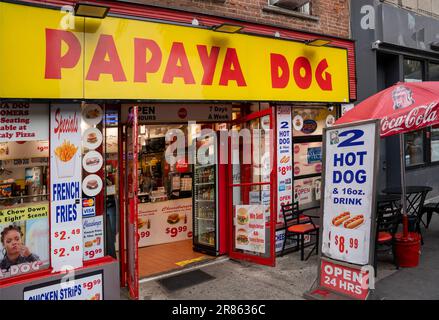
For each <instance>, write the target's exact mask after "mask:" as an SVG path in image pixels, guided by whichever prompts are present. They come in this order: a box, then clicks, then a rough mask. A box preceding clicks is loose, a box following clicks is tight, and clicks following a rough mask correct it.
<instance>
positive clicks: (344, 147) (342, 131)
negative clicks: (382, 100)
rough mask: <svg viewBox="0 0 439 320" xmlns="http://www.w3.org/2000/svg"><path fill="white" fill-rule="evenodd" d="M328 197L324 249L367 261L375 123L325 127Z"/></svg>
mask: <svg viewBox="0 0 439 320" xmlns="http://www.w3.org/2000/svg"><path fill="white" fill-rule="evenodd" d="M325 138H326V146H325V147H326V163H325V191H324V192H325V197H324V199H325V200H324V207H323V227H324V228H323V237H322V253H323V254H324V255H325V256H326V257H328V258H331V259H335V260H339V261H343V262H347V263H352V264H356V265H361V266H363V265H367V264H369V263H370V260H369V257H370V254H369V253H370V249H371V248H370V247H371V246H370V242H371V227H372V212H373V207H374V206H373V200H374V192H375V188H374V186H375V175H374V169H375V167H374V166H375V165H374V164H375V157H376V156H378V155H377V154H375V150H376V145H375V144H376V123H375V122H369V123H365V124H357V125H355V126H348V127H334V128H331V129H328V130H326V131H325Z"/></svg>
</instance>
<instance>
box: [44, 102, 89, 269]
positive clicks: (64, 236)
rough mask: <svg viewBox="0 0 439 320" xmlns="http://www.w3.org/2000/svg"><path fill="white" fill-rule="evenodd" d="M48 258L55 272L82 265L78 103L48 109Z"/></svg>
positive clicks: (79, 118)
mask: <svg viewBox="0 0 439 320" xmlns="http://www.w3.org/2000/svg"><path fill="white" fill-rule="evenodd" d="M50 124H51V125H50V141H51V143H50V168H51V170H50V186H51V188H50V190H51V193H50V200H51V204H50V206H51V215H50V223H51V235H50V239H51V261H52V268H53V271H54V272H57V271H62V270H65V269H66V268H79V267H82V256H83V248H82V203H81V197H82V188H81V177H82V170H81V162H82V161H81V160H82V157H81V105H79V104H52V105H51V112H50Z"/></svg>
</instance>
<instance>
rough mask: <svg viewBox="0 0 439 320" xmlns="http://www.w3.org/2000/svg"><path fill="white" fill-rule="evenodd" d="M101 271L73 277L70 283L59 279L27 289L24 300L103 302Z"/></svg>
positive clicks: (24, 292)
mask: <svg viewBox="0 0 439 320" xmlns="http://www.w3.org/2000/svg"><path fill="white" fill-rule="evenodd" d="M103 286H104V279H103V276H102V271H95V272H90V273H87V274H82V275H79V276H75V277H74V279H71V280H70V281H64V280H63V279H60V280H59V282H57V283H55V284H53V282H52V283H50V284H48V283H43V284H38V285H35V286H31V287H27V288H25V289H24V291H23V298H24V300H104V296H103Z"/></svg>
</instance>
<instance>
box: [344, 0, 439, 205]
mask: <svg viewBox="0 0 439 320" xmlns="http://www.w3.org/2000/svg"><path fill="white" fill-rule="evenodd" d="M351 28H352V36H353V38H354V39H355V40H356V49H357V56H356V59H357V71H358V73H357V74H358V101H362V100H363V99H366V98H367V97H369V96H371V95H373V94H375V93H377V92H379V91H381V90H383V89H385V88H387V87H389V86H392V85H393V84H395V83H397V82H418V81H439V47H438V41H439V3H438V2H437V1H434V0H433V1H432V0H403V1H400V0H392V1H373V0H358V1H351ZM438 143H439V129H438V128H434V127H433V128H428V129H425V130H420V131H417V132H413V133H409V134H406V135H405V148H406V150H405V157H406V159H405V160H406V172H407V184H409V185H428V186H431V187H433V193H431V194H429V195H428V197H429V198H432V197H435V196H437V195H438V189H439V188H438V187H439V185H438V182H437V179H436V178H435V177H436V175H437V168H438V167H437V164H438V160H439V157H438V152H439V144H438ZM399 150H400V149H399V138H398V137H397V136H396V137H391V138H387V139H385V140H384V141H383V143H382V147H381V161H380V167H381V169H380V170H381V172H382V173H383V174H382V175H380V177H381V178H382V185H383V186H388V187H392V186H398V185H400V159H399V154H400V152H399ZM383 189H384V187H383Z"/></svg>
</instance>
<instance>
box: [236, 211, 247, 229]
mask: <svg viewBox="0 0 439 320" xmlns="http://www.w3.org/2000/svg"><path fill="white" fill-rule="evenodd" d="M236 220H237V221H238V224H240V225H246V224H247V223H248V212H247V210H246V209H244V208H240V209H239V210H238V213H237V214H236Z"/></svg>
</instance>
